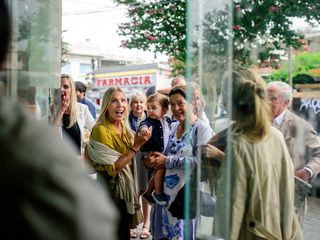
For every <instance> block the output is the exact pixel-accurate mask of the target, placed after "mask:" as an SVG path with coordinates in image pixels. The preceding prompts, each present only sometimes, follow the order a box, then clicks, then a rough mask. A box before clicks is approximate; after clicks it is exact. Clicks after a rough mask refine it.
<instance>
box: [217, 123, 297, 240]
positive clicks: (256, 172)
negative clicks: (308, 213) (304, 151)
mask: <svg viewBox="0 0 320 240" xmlns="http://www.w3.org/2000/svg"><path fill="white" fill-rule="evenodd" d="M231 152H232V158H231V164H232V173H231V176H226V174H225V171H224V173H223V178H222V179H226V177H229V178H230V177H231V202H229V203H230V204H231V208H228V205H226V204H228V201H226V199H230V197H225V196H226V195H225V190H224V189H226V188H225V185H224V184H222V185H223V186H222V188H219V191H218V199H217V204H218V206H217V209H218V213H217V216H216V217H215V222H214V228H215V232H216V235H218V236H220V237H224V238H228V235H227V233H228V234H230V239H232V240H233V239H243V240H250V239H268V240H272V239H277V240H278V239H279V240H280V239H281V240H291V239H297V240H298V239H303V236H302V231H301V228H300V225H299V222H298V219H297V216H296V213H295V210H294V170H293V164H292V161H291V159H290V156H289V153H288V150H287V148H286V145H285V142H284V138H283V136H282V134H281V132H280V131H279V130H277V129H276V128H274V127H271V129H270V134H269V136H268V137H267V138H266V139H265V140H263V141H261V142H258V143H252V142H250V141H248V139H247V138H246V137H245V136H244V135H241V134H240V135H235V134H233V138H232V150H231ZM224 170H225V169H224ZM226 209H230V211H231V212H230V215H231V216H230V215H229V214H228V213H227V211H226ZM230 218H231V219H230ZM228 219H230V221H228ZM227 222H229V223H230V230H228V228H227V229H226V228H225V226H226V223H227Z"/></svg>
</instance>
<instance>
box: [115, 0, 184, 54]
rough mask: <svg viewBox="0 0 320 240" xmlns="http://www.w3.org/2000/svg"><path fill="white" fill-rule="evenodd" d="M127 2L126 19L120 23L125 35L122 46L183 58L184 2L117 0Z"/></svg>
mask: <svg viewBox="0 0 320 240" xmlns="http://www.w3.org/2000/svg"><path fill="white" fill-rule="evenodd" d="M115 2H118V3H122V4H129V8H128V12H127V15H128V17H129V19H130V20H129V22H127V23H123V24H122V25H120V26H119V33H120V35H122V36H125V37H126V40H124V41H122V43H121V46H122V47H126V48H138V49H142V50H152V51H153V52H155V53H164V54H167V55H168V56H173V57H175V58H177V59H178V60H184V59H185V40H186V28H185V26H186V24H185V23H186V11H185V10H186V1H185V0H179V1H159V0H154V1H149V2H148V3H146V2H144V1H139V0H137V1H134V0H131V1H130V0H128V1H124V0H116V1H115Z"/></svg>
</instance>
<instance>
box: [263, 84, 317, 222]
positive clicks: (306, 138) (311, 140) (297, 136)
mask: <svg viewBox="0 0 320 240" xmlns="http://www.w3.org/2000/svg"><path fill="white" fill-rule="evenodd" d="M267 93H268V98H269V102H270V106H271V109H272V124H273V126H275V127H277V128H278V129H279V130H280V131H281V132H282V133H283V136H284V139H285V141H286V144H287V147H288V150H289V153H290V156H291V159H292V162H293V166H294V171H295V175H296V176H297V177H299V178H301V179H302V180H304V181H306V182H311V181H312V180H314V179H315V177H316V176H317V175H318V174H319V172H320V140H319V137H318V136H317V133H316V131H315V130H314V128H313V127H312V125H311V124H310V123H308V122H307V121H306V120H304V119H302V118H301V117H299V116H297V115H296V114H294V113H292V112H291V111H290V110H289V109H288V108H289V106H290V104H291V103H292V93H293V91H292V88H291V86H290V85H289V84H287V83H284V82H281V81H275V82H270V83H269V84H268V86H267ZM297 197H298V195H297ZM297 211H298V216H299V220H300V223H302V222H303V218H304V215H305V211H306V197H305V198H304V202H303V203H302V205H301V206H300V207H299V209H297Z"/></svg>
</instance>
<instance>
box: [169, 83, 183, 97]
mask: <svg viewBox="0 0 320 240" xmlns="http://www.w3.org/2000/svg"><path fill="white" fill-rule="evenodd" d="M174 94H180V95H182V96H183V97H184V98H185V99H186V87H185V86H177V87H174V88H172V89H171V90H170V92H169V97H171V96H172V95H174Z"/></svg>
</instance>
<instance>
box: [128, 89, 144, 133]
mask: <svg viewBox="0 0 320 240" xmlns="http://www.w3.org/2000/svg"><path fill="white" fill-rule="evenodd" d="M146 102H147V96H146V95H145V94H144V93H143V92H139V91H137V92H134V93H133V94H132V95H131V97H130V101H129V106H130V113H129V124H130V128H131V129H132V130H133V131H134V132H136V130H137V128H138V127H139V123H140V122H141V121H142V120H144V119H145V118H146Z"/></svg>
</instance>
